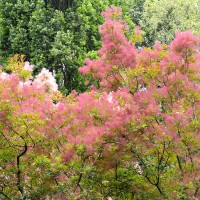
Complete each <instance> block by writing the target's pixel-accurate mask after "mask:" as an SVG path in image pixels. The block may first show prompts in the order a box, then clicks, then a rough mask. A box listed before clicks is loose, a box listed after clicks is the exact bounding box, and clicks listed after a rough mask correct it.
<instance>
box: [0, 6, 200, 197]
mask: <svg viewBox="0 0 200 200" xmlns="http://www.w3.org/2000/svg"><path fill="white" fill-rule="evenodd" d="M102 15H103V16H104V17H105V23H104V24H103V25H102V26H101V27H100V34H101V36H102V48H101V49H100V50H99V51H98V54H99V58H98V59H96V60H91V59H86V61H85V63H86V65H85V66H83V67H81V68H79V71H80V72H81V73H82V74H83V75H85V76H86V79H88V81H86V84H88V85H89V87H90V90H89V91H88V92H85V93H82V94H78V93H76V92H75V91H74V92H72V93H71V94H70V95H69V96H67V97H62V96H61V94H60V93H59V92H57V85H56V83H55V79H54V78H53V77H52V75H51V73H50V72H48V71H47V70H45V69H43V70H42V72H41V74H39V75H38V76H36V77H35V79H33V78H32V77H31V70H32V66H30V64H29V63H25V62H24V61H23V57H22V58H21V57H14V58H13V59H11V60H10V62H9V64H8V66H7V70H8V71H12V73H10V74H8V73H5V72H1V75H0V82H1V84H0V94H1V95H0V98H1V99H0V109H1V110H0V130H1V132H0V142H1V143H0V144H1V145H0V148H1V151H0V163H1V166H0V170H1V173H0V176H1V179H0V189H1V190H0V195H1V196H0V197H2V198H5V199H6V198H7V199H13V198H15V199H17V198H18V199H20V198H21V199H41V198H50V199H198V198H200V192H199V187H200V177H199V174H200V173H199V170H200V165H199V164H200V163H199V156H200V149H199V146H200V138H199V131H200V123H199V115H200V91H199V90H200V86H199V81H200V76H199V66H200V54H199V43H200V39H199V38H198V37H196V36H194V35H193V34H192V32H191V31H187V32H177V33H176V37H175V39H174V40H173V41H172V43H171V44H170V45H165V44H160V43H159V42H156V43H155V45H154V47H153V48H143V49H140V50H139V49H137V48H136V45H137V43H138V42H141V37H142V31H141V30H140V28H139V27H136V29H135V32H134V34H133V35H131V34H130V33H129V29H128V26H127V24H126V22H125V21H124V20H123V19H122V17H121V9H120V8H116V7H110V8H108V9H107V10H106V11H105V12H103V13H102ZM126 35H129V37H130V40H128V39H127V38H126ZM33 172H34V173H33Z"/></svg>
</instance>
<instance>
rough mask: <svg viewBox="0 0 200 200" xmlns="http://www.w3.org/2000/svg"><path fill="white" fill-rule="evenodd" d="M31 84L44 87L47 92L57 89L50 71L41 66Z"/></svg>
mask: <svg viewBox="0 0 200 200" xmlns="http://www.w3.org/2000/svg"><path fill="white" fill-rule="evenodd" d="M33 85H36V86H37V87H38V88H40V87H44V88H45V90H47V91H49V92H54V91H57V90H58V85H57V83H56V79H55V78H54V77H53V75H52V73H51V72H50V71H49V70H48V69H45V68H43V69H42V71H41V72H40V73H39V74H38V75H37V76H36V77H35V80H34V81H33Z"/></svg>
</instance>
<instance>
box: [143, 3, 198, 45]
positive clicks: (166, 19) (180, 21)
mask: <svg viewBox="0 0 200 200" xmlns="http://www.w3.org/2000/svg"><path fill="white" fill-rule="evenodd" d="M199 7H200V2H199V1H198V0H192V1H190V2H189V1H187V0H180V1H167V0H161V1H151V0H146V1H145V3H144V11H143V13H142V17H141V21H140V25H141V27H142V29H143V31H144V32H145V38H144V40H145V44H146V45H148V46H149V45H153V43H154V42H155V40H159V41H160V42H163V43H167V44H169V43H170V42H171V41H172V40H173V38H174V36H175V35H174V33H175V32H176V31H185V30H192V31H193V33H194V34H196V35H198V36H199V35H200V32H199V30H200V23H199V12H198V10H199Z"/></svg>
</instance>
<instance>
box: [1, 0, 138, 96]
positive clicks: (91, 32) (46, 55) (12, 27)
mask: <svg viewBox="0 0 200 200" xmlns="http://www.w3.org/2000/svg"><path fill="white" fill-rule="evenodd" d="M137 2H138V1H135V0H130V1H123V0H98V1H97V0H93V1H91V0H75V1H71V0H66V1H63V0H57V1H55V0H51V1H50V0H1V1H0V63H1V64H2V65H5V64H4V63H5V62H6V60H7V59H8V58H9V57H11V56H13V55H14V54H24V55H26V58H27V60H30V61H31V62H32V63H34V64H35V69H34V74H38V73H39V72H40V71H41V69H42V67H46V68H48V69H49V70H50V71H51V72H53V73H54V74H56V79H57V82H58V85H59V89H60V90H61V91H62V92H63V93H65V94H68V93H69V92H70V91H72V90H73V89H76V90H77V91H84V90H85V89H86V87H85V86H84V84H83V83H84V80H83V77H82V76H81V75H80V74H79V73H78V67H80V66H82V65H83V64H84V58H85V56H86V54H88V56H90V57H96V53H95V51H96V50H97V49H99V48H100V47H101V41H100V35H99V34H98V27H99V25H100V24H102V23H103V18H101V16H100V13H101V12H102V11H103V10H105V8H106V7H107V6H110V5H115V6H119V5H120V6H121V7H122V8H123V9H124V15H126V16H127V19H128V21H129V24H131V26H133V22H132V21H131V18H130V16H132V15H133V10H134V9H136V5H137V4H138V3H137ZM129 8H132V9H129ZM137 10H138V8H137ZM137 12H139V11H137ZM135 17H139V15H138V14H136V15H134V18H135ZM135 19H137V18H135ZM137 20H138V19H137ZM89 52H90V53H89Z"/></svg>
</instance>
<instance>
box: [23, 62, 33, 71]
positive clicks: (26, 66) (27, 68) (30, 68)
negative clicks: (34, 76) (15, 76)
mask: <svg viewBox="0 0 200 200" xmlns="http://www.w3.org/2000/svg"><path fill="white" fill-rule="evenodd" d="M33 67H34V66H33V65H30V63H29V62H25V65H24V69H25V70H27V71H33Z"/></svg>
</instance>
